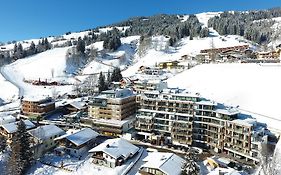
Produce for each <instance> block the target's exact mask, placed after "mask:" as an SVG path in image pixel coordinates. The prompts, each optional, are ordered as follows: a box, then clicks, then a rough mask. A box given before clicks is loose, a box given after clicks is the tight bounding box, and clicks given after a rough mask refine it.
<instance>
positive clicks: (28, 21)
mask: <svg viewBox="0 0 281 175" xmlns="http://www.w3.org/2000/svg"><path fill="white" fill-rule="evenodd" d="M272 7H281V0H98V1H97V0H43V1H39V0H12V1H5V3H2V4H1V10H0V19H1V20H2V23H1V26H0V41H2V42H7V41H12V40H16V41H19V40H24V39H33V38H40V37H47V36H56V35H61V34H64V33H66V32H68V31H72V32H75V31H81V30H86V29H90V28H94V27H97V26H102V25H106V24H111V23H115V22H119V21H122V20H125V19H128V18H130V17H134V16H150V15H155V14H163V13H166V14H194V13H200V12H207V11H228V10H239V11H244V10H257V9H268V8H272Z"/></svg>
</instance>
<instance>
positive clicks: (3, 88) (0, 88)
mask: <svg viewBox="0 0 281 175" xmlns="http://www.w3.org/2000/svg"><path fill="white" fill-rule="evenodd" d="M0 69H1V68H0ZM17 98H18V88H17V87H16V86H14V85H13V84H12V83H10V82H9V81H7V80H6V79H5V78H4V77H3V76H2V75H1V74H0V105H1V104H4V103H7V102H11V101H14V100H16V99H17Z"/></svg>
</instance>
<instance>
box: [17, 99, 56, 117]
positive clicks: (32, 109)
mask: <svg viewBox="0 0 281 175" xmlns="http://www.w3.org/2000/svg"><path fill="white" fill-rule="evenodd" d="M54 110H55V101H54V100H53V99H52V98H50V97H47V98H35V97H25V98H23V99H22V101H21V113H22V114H23V115H26V116H43V115H46V114H48V113H50V112H52V111H54Z"/></svg>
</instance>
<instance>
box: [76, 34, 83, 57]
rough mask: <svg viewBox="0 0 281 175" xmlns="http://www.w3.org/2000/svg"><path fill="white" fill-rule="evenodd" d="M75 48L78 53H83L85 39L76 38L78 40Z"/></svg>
mask: <svg viewBox="0 0 281 175" xmlns="http://www.w3.org/2000/svg"><path fill="white" fill-rule="evenodd" d="M76 50H77V52H79V53H82V54H84V53H85V41H84V40H82V39H81V37H79V38H78V42H77V45H76Z"/></svg>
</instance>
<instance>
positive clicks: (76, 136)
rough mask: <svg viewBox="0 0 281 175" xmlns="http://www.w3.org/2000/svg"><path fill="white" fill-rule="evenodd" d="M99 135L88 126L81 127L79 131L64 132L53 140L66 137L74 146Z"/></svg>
mask: <svg viewBox="0 0 281 175" xmlns="http://www.w3.org/2000/svg"><path fill="white" fill-rule="evenodd" d="M98 135H99V133H97V132H96V131H94V130H92V129H90V128H83V129H82V130H80V131H77V132H75V133H72V134H65V135H63V136H61V137H58V138H57V139H55V140H61V139H64V138H65V139H67V140H69V141H70V142H72V143H73V144H75V145H76V146H80V145H83V144H84V143H86V142H88V141H90V140H92V139H94V138H96V137H97V136H98Z"/></svg>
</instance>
